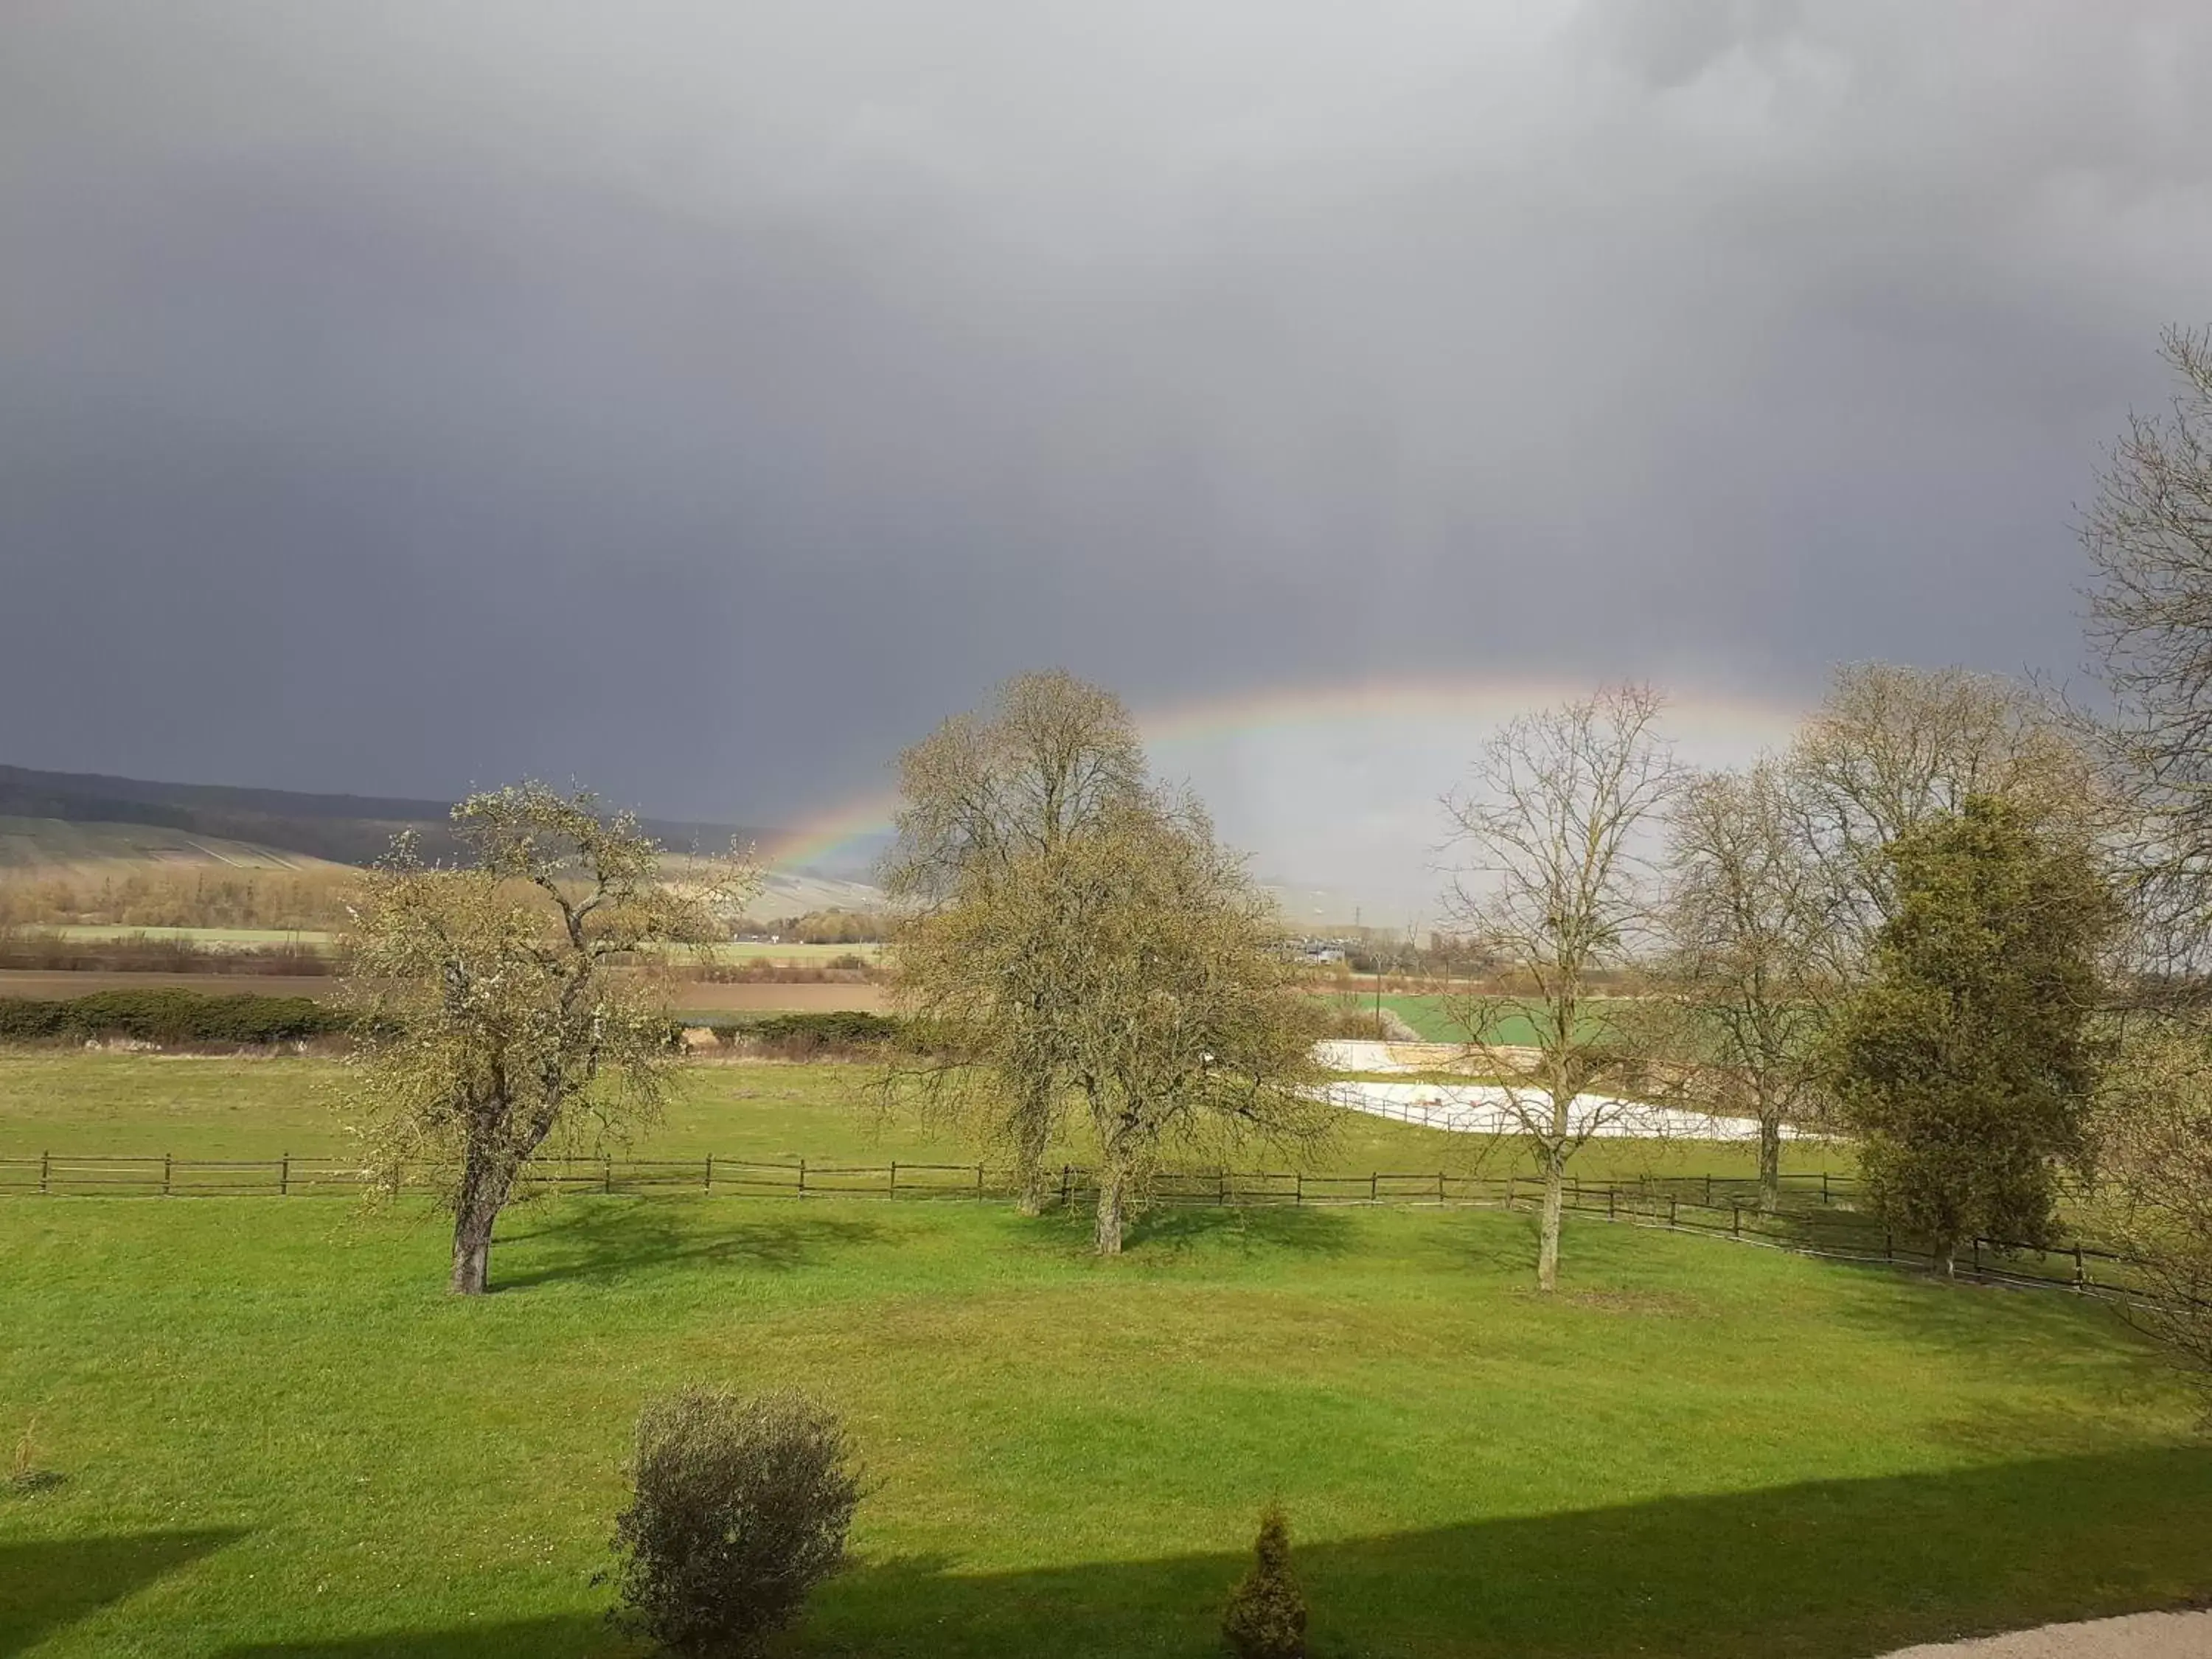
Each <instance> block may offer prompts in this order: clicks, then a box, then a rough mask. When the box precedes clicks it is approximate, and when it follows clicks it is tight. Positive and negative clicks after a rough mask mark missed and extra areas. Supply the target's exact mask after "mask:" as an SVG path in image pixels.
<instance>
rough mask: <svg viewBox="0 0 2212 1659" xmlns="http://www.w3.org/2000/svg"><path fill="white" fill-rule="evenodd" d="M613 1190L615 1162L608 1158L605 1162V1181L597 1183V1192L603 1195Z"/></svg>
mask: <svg viewBox="0 0 2212 1659" xmlns="http://www.w3.org/2000/svg"><path fill="white" fill-rule="evenodd" d="M614 1189H615V1161H614V1159H612V1158H609V1159H608V1160H607V1170H606V1176H605V1180H603V1181H602V1182H600V1183H599V1190H600V1191H601V1192H603V1193H611V1192H612V1191H614Z"/></svg>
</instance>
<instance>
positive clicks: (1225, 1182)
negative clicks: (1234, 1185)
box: [1221, 1170, 1229, 1205]
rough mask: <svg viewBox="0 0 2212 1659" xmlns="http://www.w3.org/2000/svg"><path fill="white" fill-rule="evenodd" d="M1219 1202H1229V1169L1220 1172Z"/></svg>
mask: <svg viewBox="0 0 2212 1659" xmlns="http://www.w3.org/2000/svg"><path fill="white" fill-rule="evenodd" d="M1221 1202H1222V1203H1223V1204H1224V1205H1226V1204H1227V1203H1228V1202H1229V1171H1228V1170H1222V1172H1221Z"/></svg>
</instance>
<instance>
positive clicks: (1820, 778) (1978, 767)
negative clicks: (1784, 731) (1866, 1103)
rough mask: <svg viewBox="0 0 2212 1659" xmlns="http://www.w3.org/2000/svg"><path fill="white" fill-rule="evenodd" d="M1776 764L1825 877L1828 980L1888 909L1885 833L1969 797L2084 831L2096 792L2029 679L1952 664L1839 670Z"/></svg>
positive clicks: (1848, 964) (2081, 754)
mask: <svg viewBox="0 0 2212 1659" xmlns="http://www.w3.org/2000/svg"><path fill="white" fill-rule="evenodd" d="M1786 765H1787V768H1788V770H1789V772H1790V793H1789V796H1788V799H1790V802H1791V803H1792V804H1793V805H1794V806H1795V807H1796V811H1797V816H1798V819H1799V823H1798V833H1799V835H1800V836H1802V838H1803V839H1804V841H1805V842H1806V843H1807V844H1808V847H1809V848H1811V849H1812V851H1813V853H1814V856H1815V857H1816V858H1817V860H1818V861H1819V866H1820V868H1821V869H1823V870H1824V871H1826V872H1827V875H1828V877H1829V878H1830V898H1829V903H1830V907H1831V912H1832V915H1831V930H1830V935H1829V937H1830V939H1831V942H1832V945H1833V946H1834V951H1835V958H1836V959H1835V963H1834V965H1835V967H1836V968H1837V969H1838V979H1840V978H1841V977H1843V976H1844V975H1846V974H1848V973H1849V972H1851V971H1855V969H1856V965H1857V959H1860V958H1863V956H1864V954H1865V952H1866V951H1867V950H1868V949H1869V948H1870V946H1871V945H1872V942H1873V939H1874V934H1875V930H1876V929H1877V928H1879V927H1881V923H1882V922H1883V921H1884V920H1885V919H1886V918H1887V916H1888V915H1889V914H1890V912H1891V910H1892V908H1893V877H1892V872H1891V868H1890V866H1889V864H1888V862H1887V860H1885V859H1884V858H1883V856H1882V849H1883V848H1886V847H1887V846H1888V845H1889V844H1890V843H1891V842H1894V841H1896V840H1897V839H1898V838H1899V836H1903V835H1905V834H1906V833H1907V832H1908V831H1910V830H1912V829H1917V828H1918V827H1919V826H1920V825H1921V824H1923V823H1927V822H1929V820H1930V819H1932V818H1935V817H1938V816H1941V815H1945V814H1950V813H1955V812H1957V811H1960V810H1961V809H1962V808H1963V807H1964V806H1965V805H1966V799H1967V797H1969V796H1971V795H1985V796H1990V797H1995V798H1997V799H2003V800H2007V801H2009V802H2010V803H2012V804H2013V805H2015V806H2016V807H2019V808H2020V809H2021V810H2022V811H2025V812H2027V815H2028V816H2029V817H2031V818H2032V819H2033V821H2035V822H2036V823H2038V824H2039V825H2041V826H2043V827H2045V828H2046V829H2066V828H2069V827H2071V828H2076V829H2081V830H2082V831H2083V832H2084V833H2087V831H2088V830H2089V829H2090V827H2091V824H2092V822H2093V809H2094V807H2095V805H2096V803H2097V802H2098V801H2099V800H2100V798H2101V796H2100V791H2099V790H2098V788H2097V787H2095V768H2094V766H2093V763H2092V761H2091V758H2090V757H2089V756H2088V754H2087V752H2086V751H2085V750H2083V749H2082V748H2081V746H2080V744H2077V743H2076V742H2075V740H2074V738H2073V737H2072V736H2071V735H2070V734H2069V731H2068V729H2067V723H2066V721H2065V720H2063V719H2062V718H2061V716H2060V714H2059V713H2058V711H2057V710H2056V709H2054V708H2052V707H2051V705H2050V703H2049V702H2047V701H2046V700H2045V699H2044V698H2043V697H2042V696H2039V695H2038V694H2037V692H2036V691H2035V690H2034V689H2033V688H2032V687H2030V686H2027V685H2023V684H2021V683H2020V682H2018V681H2016V680H2010V679H2007V678H2004V677H2002V675H1996V674H1977V673H1972V672H1969V671H1966V670H1965V669H1961V668H1942V669H1919V668H1906V667H1900V666H1899V665H1896V664H1893V663H1850V664H1846V665H1843V666H1841V667H1839V668H1838V669H1837V670H1836V671H1835V672H1834V675H1833V677H1832V680H1831V682H1830V684H1829V688H1828V695H1827V696H1826V700H1825V701H1824V702H1822V703H1821V705H1820V708H1818V709H1816V710H1815V711H1814V714H1812V716H1811V718H1810V719H1808V720H1807V721H1806V723H1805V726H1804V727H1803V729H1802V731H1801V732H1799V733H1798V736H1797V738H1796V742H1795V743H1794V744H1792V745H1791V747H1790V752H1789V755H1788V757H1787V760H1786Z"/></svg>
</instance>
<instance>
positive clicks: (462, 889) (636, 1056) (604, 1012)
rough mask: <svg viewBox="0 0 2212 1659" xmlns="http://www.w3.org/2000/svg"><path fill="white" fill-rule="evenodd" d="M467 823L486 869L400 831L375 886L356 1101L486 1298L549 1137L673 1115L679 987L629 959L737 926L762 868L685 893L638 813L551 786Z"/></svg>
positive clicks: (354, 989) (360, 922)
mask: <svg viewBox="0 0 2212 1659" xmlns="http://www.w3.org/2000/svg"><path fill="white" fill-rule="evenodd" d="M453 823H454V828H455V830H456V833H457V834H458V835H459V838H460V841H461V842H462V844H463V845H464V846H465V848H467V849H468V850H469V852H470V853H471V854H472V855H473V862H471V864H469V865H467V866H461V867H447V866H429V865H425V864H423V863H422V862H421V861H420V860H419V859H417V857H416V854H415V852H414V848H413V846H412V843H411V842H408V841H406V840H405V839H404V838H403V839H402V841H401V842H400V843H398V845H396V846H395V848H394V850H393V852H392V855H391V856H390V857H389V858H388V859H386V861H385V862H384V863H383V864H381V865H380V866H378V867H377V868H376V869H374V871H372V872H370V873H369V875H368V878H367V879H366V881H365V883H364V885H363V891H362V897H361V899H360V901H359V903H358V904H357V906H356V909H355V913H354V917H353V927H352V930H351V934H350V939H349V943H350V947H351V949H350V957H349V960H350V968H349V979H348V981H347V987H346V988H347V992H348V995H349V1000H350V1002H351V1004H352V1006H354V1008H355V1009H356V1012H358V1013H359V1014H360V1015H361V1016H362V1020H361V1029H362V1031H363V1032H364V1036H362V1040H361V1043H360V1047H359V1048H358V1050H357V1051H356V1054H355V1055H354V1060H353V1070H352V1072H351V1073H350V1074H349V1082H348V1086H347V1090H346V1104H347V1106H348V1109H349V1111H350V1113H351V1115H353V1116H354V1118H355V1120H356V1127H357V1128H358V1129H359V1131H360V1132H361V1133H362V1137H363V1143H364V1146H365V1148H366V1152H367V1158H368V1167H369V1169H370V1170H371V1171H372V1172H373V1173H374V1176H375V1177H376V1180H377V1183H378V1185H379V1186H380V1187H381V1188H384V1189H386V1190H389V1191H395V1192H396V1191H397V1190H398V1188H399V1187H400V1186H401V1185H402V1183H403V1182H404V1181H405V1180H407V1179H410V1178H414V1179H422V1180H428V1181H431V1182H435V1183H436V1184H437V1185H438V1187H439V1188H440V1189H441V1193H442V1195H443V1196H444V1198H445V1200H446V1202H447V1205H448V1206H449V1207H450V1208H451V1209H452V1211H453V1279H452V1287H453V1291H455V1292H456V1293H457V1294H460V1295H465V1296H473V1295H480V1294H482V1293H483V1291H484V1290H485V1288H486V1286H487V1285H488V1283H489V1274H490V1261H491V1238H492V1229H493V1227H494V1225H495V1224H496V1223H497V1221H498V1219H499V1214H500V1212H501V1209H503V1208H504V1207H505V1206H506V1204H507V1200H508V1199H509V1197H510V1196H511V1195H512V1194H513V1190H514V1183H515V1180H516V1178H517V1176H520V1173H521V1171H522V1169H523V1166H524V1165H525V1164H526V1163H528V1161H529V1160H530V1158H532V1156H533V1155H534V1154H535V1153H536V1152H538V1149H539V1148H540V1147H541V1146H544V1144H545V1142H546V1140H547V1139H549V1137H555V1136H562V1137H574V1138H579V1139H584V1140H590V1141H596V1140H598V1139H603V1138H605V1137H619V1136H620V1135H622V1134H623V1133H625V1132H626V1131H627V1130H628V1129H629V1127H632V1126H635V1125H636V1124H638V1123H641V1122H646V1121H651V1120H652V1119H653V1116H654V1115H656V1114H657V1113H658V1111H659V1105H660V1102H661V1098H662V1095H663V1092H664V1090H665V1077H666V1070H667V1067H668V1066H669V1065H670V1064H671V1063H672V1050H671V1043H670V1041H669V1037H670V1032H671V1022H670V1019H669V1014H668V1009H667V1006H666V1000H665V997H663V996H662V995H660V994H659V991H658V989H657V987H655V985H654V983H653V981H652V979H651V977H650V976H649V975H642V974H639V973H636V972H629V971H617V969H616V966H615V963H616V960H617V958H622V957H631V956H633V955H635V953H637V952H639V951H650V950H651V949H653V947H655V946H659V945H667V944H671V943H680V942H689V941H696V940H700V939H705V938H707V937H709V936H711V935H713V934H714V933H718V932H726V922H725V921H724V917H725V916H726V913H727V911H726V907H727V905H729V904H731V903H734V902H736V901H737V900H738V899H740V898H741V897H742V896H744V893H745V892H746V891H748V890H750V886H751V884H752V882H753V872H752V871H751V869H750V866H748V865H746V864H745V863H744V861H743V860H739V859H738V858H736V857H735V856H734V855H733V856H732V860H729V861H727V862H726V863H725V864H724V865H722V866H719V867H714V868H709V867H708V866H702V869H708V873H707V874H704V875H702V877H701V878H700V879H699V881H698V882H697V883H696V884H695V885H690V886H687V887H686V888H685V889H684V890H678V888H676V887H674V886H672V885H671V884H667V883H665V882H664V881H662V880H661V879H660V878H659V872H658V864H659V849H658V848H656V847H655V846H654V844H653V842H652V840H651V839H650V838H649V837H647V836H645V835H644V834H643V833H642V832H641V830H640V829H639V828H638V825H637V821H636V820H635V818H634V817H631V816H630V815H629V814H628V813H619V814H616V815H613V816H611V817H610V816H607V815H605V814H604V813H602V811H600V808H599V803H598V801H597V800H596V799H593V798H592V796H590V795H588V794H577V795H573V796H564V795H562V794H561V793H558V792H556V791H555V790H552V789H550V788H548V787H546V786H544V784H539V783H524V784H520V785H517V786H514V787H510V788H506V789H501V790H499V791H496V792H495V793H489V794H478V795H471V797H470V798H469V799H466V800H465V801H463V802H462V803H461V804H460V805H458V806H456V807H455V808H454V809H453Z"/></svg>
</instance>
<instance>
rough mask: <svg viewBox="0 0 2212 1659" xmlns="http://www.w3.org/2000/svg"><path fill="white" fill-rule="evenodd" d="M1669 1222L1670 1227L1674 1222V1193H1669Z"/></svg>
mask: <svg viewBox="0 0 2212 1659" xmlns="http://www.w3.org/2000/svg"><path fill="white" fill-rule="evenodd" d="M1667 1225H1668V1226H1670V1227H1671V1226H1673V1225H1674V1194H1672V1193H1669V1194H1667Z"/></svg>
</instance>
